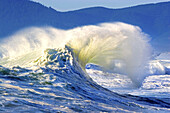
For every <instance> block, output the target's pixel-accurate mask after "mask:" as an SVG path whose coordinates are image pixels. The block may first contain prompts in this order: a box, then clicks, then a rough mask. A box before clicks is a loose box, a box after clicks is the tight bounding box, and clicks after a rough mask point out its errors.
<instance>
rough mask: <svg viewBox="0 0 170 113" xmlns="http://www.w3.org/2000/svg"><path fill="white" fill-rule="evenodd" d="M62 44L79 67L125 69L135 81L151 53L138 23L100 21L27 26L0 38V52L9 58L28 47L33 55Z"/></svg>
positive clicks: (60, 46)
mask: <svg viewBox="0 0 170 113" xmlns="http://www.w3.org/2000/svg"><path fill="white" fill-rule="evenodd" d="M65 46H67V47H69V48H70V49H71V50H72V51H73V53H74V57H75V58H76V59H77V60H78V62H79V64H80V65H81V67H82V68H85V65H86V64H88V63H94V64H97V65H100V66H102V67H103V68H104V69H105V70H107V71H112V72H118V73H125V74H127V75H128V76H129V77H130V78H131V79H132V80H133V81H134V82H136V83H139V84H141V82H142V81H143V79H144V77H145V75H146V74H145V72H144V67H145V65H146V63H147V62H148V60H149V58H150V53H151V49H150V45H149V43H148V37H147V35H146V34H144V33H143V32H142V31H141V29H140V28H139V27H137V26H132V25H128V24H124V23H104V24H100V25H98V26H94V25H91V26H84V27H79V28H75V29H72V30H68V31H64V30H59V29H55V28H52V27H43V28H35V27H33V28H28V29H25V30H22V31H20V32H18V33H16V34H15V35H13V36H11V37H9V38H6V39H4V40H3V41H2V42H1V56H2V57H3V58H5V57H9V58H10V59H12V58H16V57H18V56H21V55H23V54H26V53H27V55H26V56H25V57H28V56H29V53H30V52H31V51H36V52H35V53H34V54H35V55H33V56H34V58H35V56H36V57H37V55H36V54H38V56H39V55H42V54H41V53H42V52H41V51H40V50H45V49H47V48H63V47H65ZM28 58H29V61H30V59H33V58H32V57H31V58H30V57H28ZM28 58H27V59H28ZM25 59H26V58H25ZM22 63H23V62H22ZM26 63H27V64H28V62H26ZM13 64H15V65H16V62H15V63H13ZM10 65H11V64H10ZM17 65H21V64H17ZM22 65H26V64H25V63H23V64H22ZM139 84H138V85H139Z"/></svg>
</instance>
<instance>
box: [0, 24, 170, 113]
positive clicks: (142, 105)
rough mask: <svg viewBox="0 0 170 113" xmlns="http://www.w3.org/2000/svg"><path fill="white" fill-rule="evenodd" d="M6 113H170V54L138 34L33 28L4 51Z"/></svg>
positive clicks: (1, 71)
mask: <svg viewBox="0 0 170 113" xmlns="http://www.w3.org/2000/svg"><path fill="white" fill-rule="evenodd" d="M0 53H1V54H0V56H1V59H0V65H1V66H0V112H2V113H28V112H31V113H55V112H87V113H89V112H127V113H128V112H129V113H132V112H144V113H149V112H156V113H166V112H167V113H168V112H170V59H169V58H170V57H169V56H170V54H169V53H168V52H167V53H162V54H159V55H153V52H152V47H151V46H150V44H149V37H148V36H147V35H146V34H145V33H143V32H142V31H141V29H140V28H139V27H137V26H132V25H128V24H125V23H105V24H100V25H98V26H94V25H90V26H84V27H79V28H75V29H71V30H67V31H64V30H59V29H55V28H52V27H43V28H37V27H32V28H27V29H24V30H21V31H19V32H17V33H16V34H14V35H12V36H10V37H6V38H4V39H3V40H2V41H1V43H0Z"/></svg>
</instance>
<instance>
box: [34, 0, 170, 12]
mask: <svg viewBox="0 0 170 113" xmlns="http://www.w3.org/2000/svg"><path fill="white" fill-rule="evenodd" d="M32 1H36V2H39V3H41V4H43V5H45V6H48V7H52V8H54V9H56V10H58V11H71V10H77V9H82V8H87V7H94V6H103V7H107V8H113V9H115V8H123V7H129V6H135V5H140V4H147V3H157V2H166V1H170V0H32Z"/></svg>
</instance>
